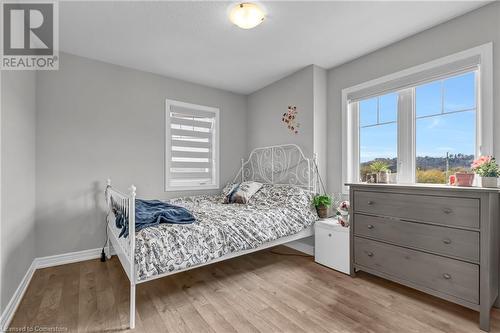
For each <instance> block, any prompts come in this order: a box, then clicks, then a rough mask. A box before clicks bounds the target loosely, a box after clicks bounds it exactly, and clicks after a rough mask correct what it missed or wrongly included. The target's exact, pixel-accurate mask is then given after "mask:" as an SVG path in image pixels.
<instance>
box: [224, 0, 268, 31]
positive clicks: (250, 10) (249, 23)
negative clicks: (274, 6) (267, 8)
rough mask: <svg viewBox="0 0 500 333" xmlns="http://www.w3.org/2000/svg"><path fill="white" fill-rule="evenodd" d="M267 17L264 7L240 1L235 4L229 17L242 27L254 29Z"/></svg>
mask: <svg viewBox="0 0 500 333" xmlns="http://www.w3.org/2000/svg"><path fill="white" fill-rule="evenodd" d="M265 17H266V15H265V13H264V11H263V10H262V8H260V7H259V6H257V5H256V4H254V3H249V2H245V3H240V4H238V5H236V6H234V7H233V8H232V9H231V11H230V13H229V19H230V20H231V22H233V23H234V24H236V25H237V26H238V27H240V28H241V29H252V28H255V27H256V26H258V25H259V24H261V23H262V21H264V18H265Z"/></svg>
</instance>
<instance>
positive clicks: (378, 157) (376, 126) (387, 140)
mask: <svg viewBox="0 0 500 333" xmlns="http://www.w3.org/2000/svg"><path fill="white" fill-rule="evenodd" d="M397 102H398V95H397V94H395V93H392V94H387V95H382V96H378V97H373V98H370V99H366V100H363V101H360V102H359V106H358V107H359V162H360V168H359V170H360V180H361V181H367V177H368V176H369V174H370V173H371V169H370V166H371V164H372V163H373V162H374V161H379V162H383V163H385V164H386V165H387V166H388V168H389V169H390V170H391V171H392V172H393V173H395V172H396V171H397V154H398V151H397V147H398V132H397V117H398V114H397V112H398V108H397Z"/></svg>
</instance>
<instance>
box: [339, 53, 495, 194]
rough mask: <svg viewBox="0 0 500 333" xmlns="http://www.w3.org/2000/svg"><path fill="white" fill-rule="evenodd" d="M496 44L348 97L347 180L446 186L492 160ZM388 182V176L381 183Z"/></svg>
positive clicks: (413, 70)
mask: <svg viewBox="0 0 500 333" xmlns="http://www.w3.org/2000/svg"><path fill="white" fill-rule="evenodd" d="M492 86H493V79H492V45H491V44H485V45H481V46H478V47H476V48H473V49H470V50H466V51H463V52H459V53H457V54H454V55H451V56H448V57H444V58H441V59H437V60H434V61H431V62H429V63H426V64H423V65H419V66H416V67H413V68H409V69H406V70H403V71H401V72H398V73H394V74H390V75H387V76H385V77H382V78H378V79H374V80H372V81H369V82H366V83H361V84H359V85H357V86H354V87H350V88H346V89H344V90H343V91H342V98H343V116H342V119H343V129H342V132H343V138H344V141H343V151H342V156H343V161H344V164H343V171H342V172H343V181H344V182H359V181H367V180H368V179H369V180H373V179H375V178H376V177H375V175H374V173H375V172H376V171H374V170H380V169H386V170H390V172H391V176H390V177H389V178H388V179H389V180H390V181H391V182H398V183H437V184H446V183H447V182H448V179H449V175H451V174H453V173H455V172H457V171H470V164H471V162H472V160H473V159H474V157H476V156H478V155H488V154H493V148H494V147H493V99H492V96H493V90H492ZM383 178H384V179H385V178H386V177H383Z"/></svg>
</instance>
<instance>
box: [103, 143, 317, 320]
mask: <svg viewBox="0 0 500 333" xmlns="http://www.w3.org/2000/svg"><path fill="white" fill-rule="evenodd" d="M317 179H318V177H317V168H316V163H315V160H314V158H313V159H309V158H306V157H305V156H304V154H303V152H302V150H301V149H300V148H299V147H298V146H296V145H293V144H288V145H280V146H271V147H263V148H257V149H254V150H253V151H252V152H251V153H250V155H249V157H248V159H247V160H242V161H241V168H240V170H239V172H238V174H237V175H236V177H235V179H234V182H243V181H250V180H251V181H257V182H260V183H263V186H262V188H261V189H260V190H259V191H258V192H257V193H256V194H255V195H254V196H253V197H252V198H251V199H250V201H249V202H248V203H247V204H245V205H241V204H224V203H223V199H224V195H223V194H217V195H202V196H187V197H182V198H176V199H171V200H168V201H169V202H170V203H172V204H175V205H178V206H182V207H185V208H187V209H189V210H190V211H191V212H192V214H193V215H194V216H195V218H196V222H195V223H193V224H185V225H179V224H168V223H165V224H160V225H158V226H154V227H149V228H145V229H142V230H140V231H138V232H136V228H135V199H136V188H135V187H134V186H133V185H132V186H131V188H130V189H129V192H128V193H125V192H121V191H119V190H117V189H115V188H113V187H112V186H111V180H108V183H107V188H106V202H107V203H108V209H109V213H108V217H107V219H108V221H107V222H108V223H107V227H106V228H107V230H106V231H107V235H108V242H107V247H106V255H107V257H108V258H110V257H111V253H112V251H113V252H114V253H115V254H116V255H117V256H118V258H119V260H120V262H121V264H122V266H123V268H124V270H125V272H126V274H127V277H128V278H129V280H130V322H129V326H130V328H132V329H133V328H134V327H135V287H136V285H137V284H139V283H144V282H148V281H151V280H153V279H157V278H161V277H164V276H168V275H172V274H175V273H179V272H182V271H186V270H189V269H192V268H196V267H201V266H203V265H207V264H210V263H214V262H218V261H222V260H226V259H230V258H233V257H236V256H240V255H244V254H247V253H251V252H255V251H259V250H262V249H265V248H269V247H273V246H276V245H279V244H285V243H288V242H291V241H295V240H298V239H301V238H305V237H309V236H311V235H313V230H314V229H313V224H314V222H315V221H316V220H317V219H318V216H317V214H316V211H315V209H314V207H313V206H312V198H313V196H314V194H315V193H316V189H317V188H318V184H317ZM112 205H113V206H114V207H116V206H117V205H118V206H119V208H120V210H121V211H122V212H124V213H125V215H126V216H127V223H128V230H129V234H128V237H127V238H124V237H119V234H120V231H121V230H120V229H119V228H117V227H116V225H115V223H114V219H115V216H114V214H113V209H112V208H113V207H112Z"/></svg>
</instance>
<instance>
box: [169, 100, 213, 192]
mask: <svg viewBox="0 0 500 333" xmlns="http://www.w3.org/2000/svg"><path fill="white" fill-rule="evenodd" d="M218 126H219V109H217V108H213V107H208V106H203V105H196V104H190V103H184V102H179V101H174V100H167V103H166V154H165V189H166V190H167V191H180V190H202V189H216V188H218V187H219V170H218V168H219V162H218V161H219V158H218V152H219V139H218V138H219V133H218Z"/></svg>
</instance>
